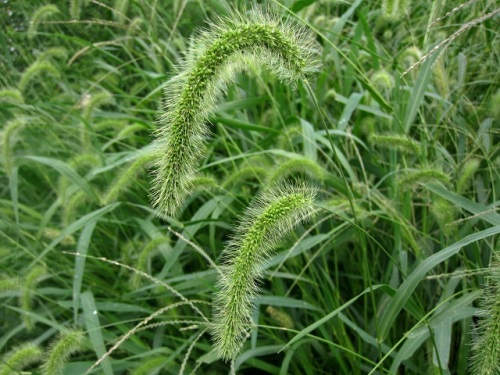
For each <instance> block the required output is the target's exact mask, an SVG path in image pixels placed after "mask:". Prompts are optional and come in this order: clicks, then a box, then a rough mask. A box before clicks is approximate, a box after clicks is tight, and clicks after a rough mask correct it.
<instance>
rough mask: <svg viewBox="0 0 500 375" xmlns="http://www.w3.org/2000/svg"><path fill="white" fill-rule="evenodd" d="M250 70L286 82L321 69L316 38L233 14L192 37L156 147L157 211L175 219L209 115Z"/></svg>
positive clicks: (266, 14)
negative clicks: (236, 79) (263, 70)
mask: <svg viewBox="0 0 500 375" xmlns="http://www.w3.org/2000/svg"><path fill="white" fill-rule="evenodd" d="M249 65H258V66H263V67H266V68H267V69H269V70H270V71H271V72H272V73H274V74H275V75H276V76H278V78H280V79H281V80H282V81H284V82H286V83H292V82H294V81H297V80H299V79H307V77H308V76H309V75H310V74H311V73H312V72H313V71H314V70H315V69H316V67H317V48H316V43H315V41H314V38H313V37H312V35H311V34H309V33H308V32H306V30H305V29H303V28H300V27H299V26H297V25H296V24H295V23H293V22H292V21H290V20H288V19H285V18H283V17H279V16H277V15H276V14H273V13H272V12H271V11H269V10H265V11H264V10H260V9H257V8H254V9H252V10H250V11H249V12H248V14H244V15H243V14H240V13H238V12H236V11H233V12H232V13H231V14H230V15H229V16H228V17H225V18H219V19H218V20H216V21H215V22H214V23H213V24H212V27H211V28H210V30H208V31H204V32H202V33H201V34H200V35H198V37H196V38H193V39H192V42H191V46H190V49H189V51H188V54H187V56H186V58H185V61H184V62H183V63H182V64H181V65H180V67H179V74H178V75H177V76H175V77H174V78H173V79H171V81H170V82H169V84H168V85H167V88H166V91H165V99H164V104H163V108H162V110H161V115H160V118H159V124H160V128H159V130H158V131H157V133H156V141H155V143H154V146H155V147H154V149H155V151H154V152H155V155H156V158H155V159H156V163H155V166H154V168H155V180H154V182H153V188H152V197H153V206H154V207H155V208H157V209H158V210H159V213H160V214H162V213H165V214H168V215H173V214H175V213H176V211H177V209H178V208H179V207H180V206H181V205H182V203H183V202H184V199H185V198H186V196H187V195H188V194H189V192H190V190H191V182H192V180H193V177H194V174H195V172H196V164H197V162H198V160H199V159H200V157H201V155H202V154H203V150H204V145H205V138H206V137H207V135H208V128H207V126H206V122H207V118H208V116H209V115H210V114H211V113H212V112H213V111H214V109H215V104H216V100H217V98H218V97H219V96H220V93H221V92H222V91H223V90H224V88H225V87H226V86H227V84H229V83H230V82H233V80H234V76H235V75H236V74H237V73H238V72H240V71H242V70H245V69H246V68H247V67H248V66H249Z"/></svg>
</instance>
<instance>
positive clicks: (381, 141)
mask: <svg viewBox="0 0 500 375" xmlns="http://www.w3.org/2000/svg"><path fill="white" fill-rule="evenodd" d="M368 140H369V142H370V143H371V144H373V145H374V146H378V147H385V148H388V149H397V150H399V151H402V152H407V153H410V154H413V153H415V152H418V150H419V149H420V142H418V141H416V140H414V139H412V138H410V137H409V136H405V135H401V134H393V133H386V134H377V133H373V134H371V135H370V136H369V138H368Z"/></svg>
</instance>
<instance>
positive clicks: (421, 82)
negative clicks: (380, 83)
mask: <svg viewBox="0 0 500 375" xmlns="http://www.w3.org/2000/svg"><path fill="white" fill-rule="evenodd" d="M438 56H439V53H435V54H434V55H432V56H431V57H429V58H428V59H427V60H426V61H425V62H424V63H423V64H422V65H421V66H420V68H419V69H420V71H419V73H418V76H417V79H416V81H415V82H416V84H415V86H414V87H413V90H412V91H411V94H410V98H409V100H408V107H406V111H405V117H404V120H403V129H404V130H405V133H408V131H409V130H410V126H411V125H412V124H413V121H414V120H415V117H416V116H417V112H418V109H419V108H420V105H421V104H422V102H423V100H424V96H425V92H426V90H427V86H428V85H429V82H430V79H431V77H432V68H433V65H434V62H435V61H436V59H437V58H438Z"/></svg>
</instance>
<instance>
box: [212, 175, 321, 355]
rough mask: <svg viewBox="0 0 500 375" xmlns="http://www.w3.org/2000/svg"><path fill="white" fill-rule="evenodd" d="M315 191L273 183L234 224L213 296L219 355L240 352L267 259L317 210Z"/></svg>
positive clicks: (213, 333) (287, 184) (248, 329)
mask: <svg viewBox="0 0 500 375" xmlns="http://www.w3.org/2000/svg"><path fill="white" fill-rule="evenodd" d="M314 196H315V192H314V190H312V189H310V188H308V187H306V186H304V185H298V184H297V185H294V184H291V183H286V184H283V185H281V186H274V187H272V188H271V189H269V190H268V191H266V192H265V193H263V194H262V195H260V196H259V197H258V198H257V199H256V200H255V201H254V202H253V204H252V205H251V206H250V207H249V208H248V209H247V211H246V213H245V214H244V216H243V218H242V219H241V221H240V223H239V225H238V227H237V228H236V229H235V231H234V236H233V239H232V241H231V242H230V243H229V244H228V246H227V247H226V249H225V251H224V257H225V265H224V266H223V267H222V275H223V276H222V277H220V278H219V282H218V292H217V294H216V296H215V299H214V327H213V332H212V335H213V340H214V346H215V350H216V353H217V355H218V356H219V357H220V358H223V359H225V360H230V359H234V358H235V356H236V355H237V354H238V352H239V351H240V349H241V347H242V345H243V342H244V340H245V338H246V337H247V336H248V334H249V332H250V330H251V327H252V318H251V317H252V312H253V309H254V307H253V304H252V301H253V299H254V297H255V296H256V294H257V292H258V286H257V283H258V280H259V279H260V278H261V276H262V265H263V262H264V261H265V260H266V259H267V258H268V257H269V255H270V253H271V251H272V249H273V247H274V246H275V245H276V244H277V242H278V241H279V240H280V238H281V237H282V236H283V235H285V234H286V233H288V232H289V231H290V230H291V229H292V228H293V227H294V226H295V225H296V224H298V223H299V222H301V221H303V220H305V219H307V218H308V217H309V216H311V215H312V214H313V213H314V211H315V209H314Z"/></svg>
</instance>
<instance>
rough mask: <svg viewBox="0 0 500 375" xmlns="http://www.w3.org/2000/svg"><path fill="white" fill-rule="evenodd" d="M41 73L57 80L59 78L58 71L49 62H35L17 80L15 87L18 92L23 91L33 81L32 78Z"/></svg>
mask: <svg viewBox="0 0 500 375" xmlns="http://www.w3.org/2000/svg"><path fill="white" fill-rule="evenodd" d="M42 73H45V74H48V75H50V76H52V77H56V78H59V77H60V76H61V73H60V72H59V69H58V68H57V67H56V66H55V65H54V64H52V63H51V62H50V61H49V60H37V61H35V62H34V63H33V64H31V65H30V66H29V67H28V68H26V70H25V71H24V72H23V74H22V75H21V78H20V79H19V82H18V84H17V87H18V88H19V90H21V91H24V90H25V89H26V88H27V87H28V84H29V83H30V82H31V81H32V80H33V78H35V77H36V76H38V75H40V74H42Z"/></svg>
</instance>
